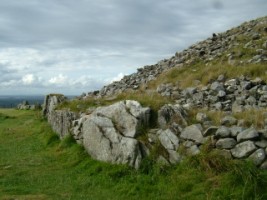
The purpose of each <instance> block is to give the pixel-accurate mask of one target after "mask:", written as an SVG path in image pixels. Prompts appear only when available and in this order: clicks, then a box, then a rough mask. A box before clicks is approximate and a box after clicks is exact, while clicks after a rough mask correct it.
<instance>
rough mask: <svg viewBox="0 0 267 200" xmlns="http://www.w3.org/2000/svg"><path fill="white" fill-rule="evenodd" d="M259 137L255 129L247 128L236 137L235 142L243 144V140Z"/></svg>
mask: <svg viewBox="0 0 267 200" xmlns="http://www.w3.org/2000/svg"><path fill="white" fill-rule="evenodd" d="M258 137H259V133H258V131H257V130H256V129H255V128H249V129H246V130H244V131H242V132H241V133H239V134H238V135H237V142H243V141H245V140H253V139H256V138H258Z"/></svg>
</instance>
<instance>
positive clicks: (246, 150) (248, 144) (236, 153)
mask: <svg viewBox="0 0 267 200" xmlns="http://www.w3.org/2000/svg"><path fill="white" fill-rule="evenodd" d="M256 149H257V147H256V146H255V145H254V143H253V142H252V141H245V142H242V143H240V144H237V145H236V146H235V148H233V149H231V153H232V155H233V157H235V158H245V157H247V156H249V155H250V154H251V153H252V152H253V151H255V150H256Z"/></svg>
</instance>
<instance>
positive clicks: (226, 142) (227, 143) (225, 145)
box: [216, 138, 236, 149]
mask: <svg viewBox="0 0 267 200" xmlns="http://www.w3.org/2000/svg"><path fill="white" fill-rule="evenodd" d="M235 145H236V140H235V139H233V138H221V139H219V140H218V141H217V142H216V148H218V149H232V148H234V146H235Z"/></svg>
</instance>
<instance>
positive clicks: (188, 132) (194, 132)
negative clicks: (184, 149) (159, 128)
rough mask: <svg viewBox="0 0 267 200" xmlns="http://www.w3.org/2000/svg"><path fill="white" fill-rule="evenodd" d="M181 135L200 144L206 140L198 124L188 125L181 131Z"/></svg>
mask: <svg viewBox="0 0 267 200" xmlns="http://www.w3.org/2000/svg"><path fill="white" fill-rule="evenodd" d="M180 137H181V138H182V139H185V140H192V141H194V142H196V143H198V144H202V143H203V142H204V137H203V135H202V133H201V130H200V128H199V126H198V125H196V124H193V125H191V126H187V127H186V128H185V129H184V130H183V131H182V133H181V135H180Z"/></svg>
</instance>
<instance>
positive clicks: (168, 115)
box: [158, 104, 187, 129]
mask: <svg viewBox="0 0 267 200" xmlns="http://www.w3.org/2000/svg"><path fill="white" fill-rule="evenodd" d="M186 117H187V112H186V111H185V110H184V109H183V107H181V106H180V105H178V104H176V105H171V104H167V105H164V106H163V107H161V108H160V110H159V111H158V124H159V127H160V128H162V129H166V128H167V127H168V125H169V124H171V123H172V122H176V123H178V124H181V125H183V126H187V122H186V119H185V118H186Z"/></svg>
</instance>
